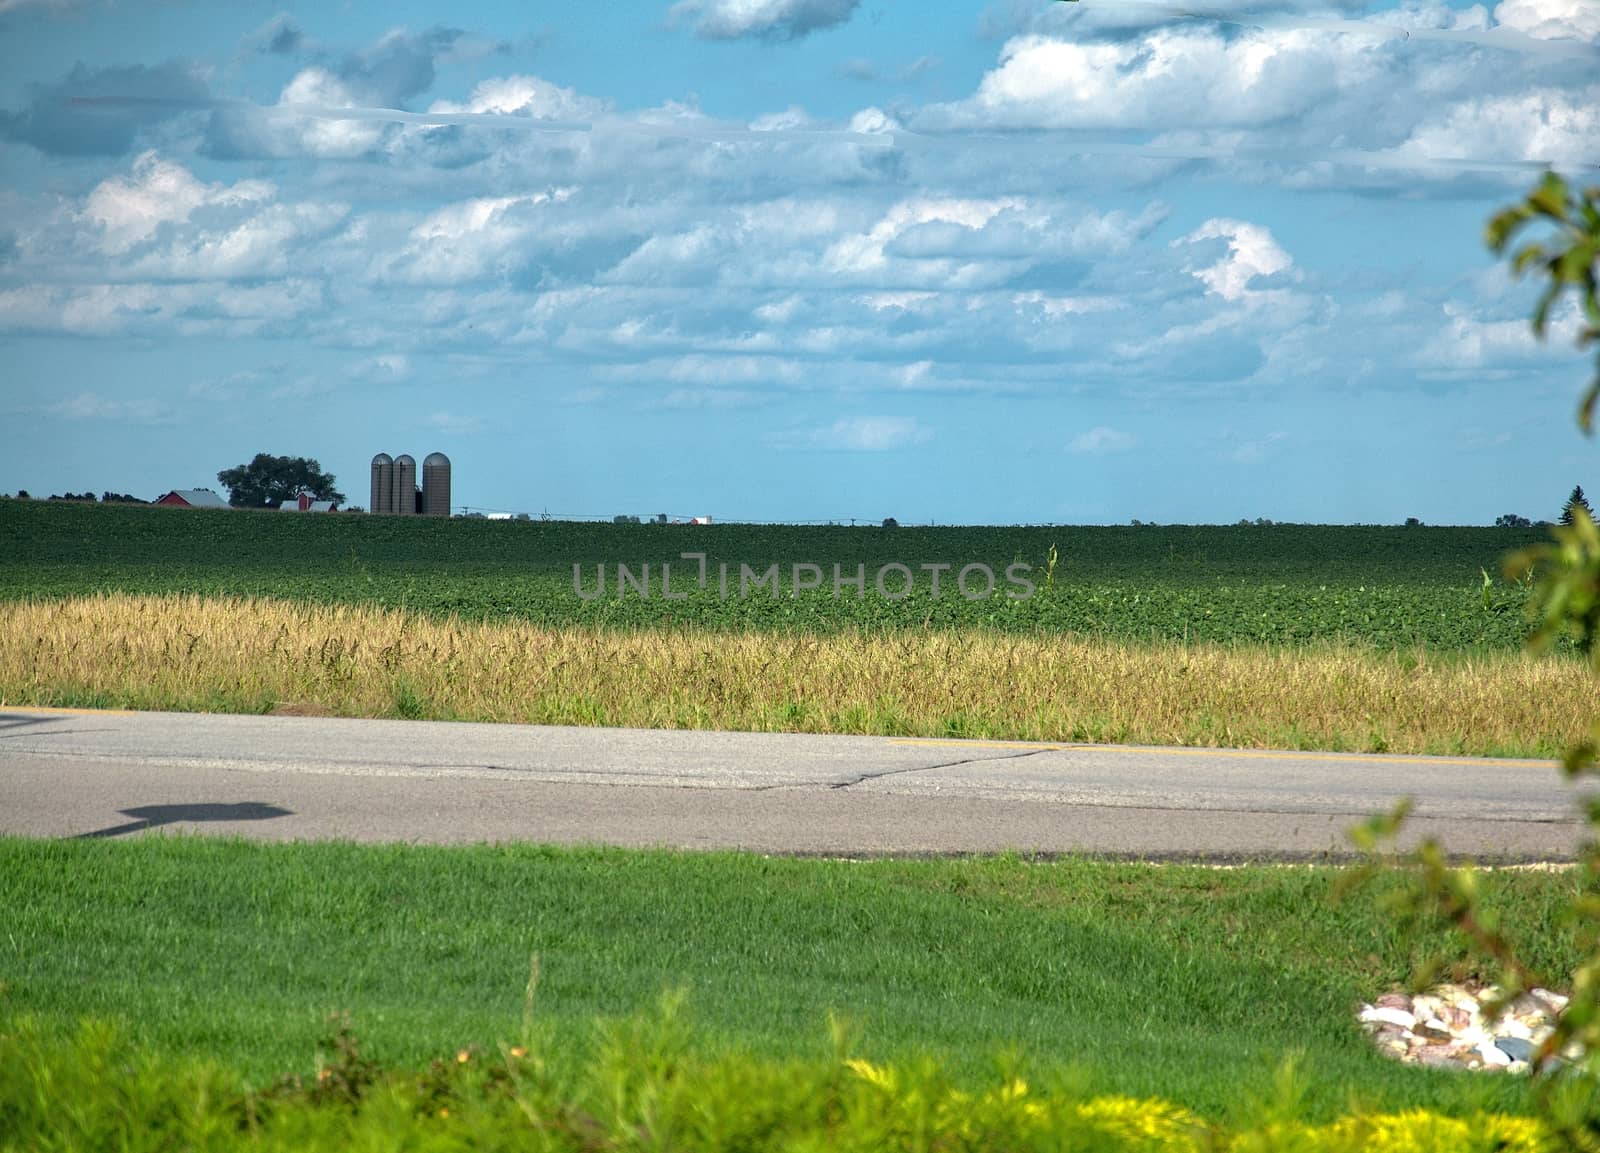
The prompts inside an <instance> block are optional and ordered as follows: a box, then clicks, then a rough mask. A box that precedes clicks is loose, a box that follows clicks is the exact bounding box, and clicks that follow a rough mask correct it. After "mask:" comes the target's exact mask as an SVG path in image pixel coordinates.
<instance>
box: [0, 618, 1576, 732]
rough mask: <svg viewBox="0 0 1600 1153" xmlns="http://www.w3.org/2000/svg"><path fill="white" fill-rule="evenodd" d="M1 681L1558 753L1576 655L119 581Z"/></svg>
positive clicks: (605, 719)
mask: <svg viewBox="0 0 1600 1153" xmlns="http://www.w3.org/2000/svg"><path fill="white" fill-rule="evenodd" d="M0 703H5V704H10V705H29V704H31V705H99V706H116V707H126V708H138V709H172V710H184V711H188V710H194V711H231V712H271V711H274V710H278V711H302V712H317V713H329V714H334V715H342V716H377V717H417V718H424V717H425V718H435V719H459V720H482V721H522V722H533V723H543V724H579V725H591V724H592V725H626V726H639V727H650V728H718V729H745V730H763V731H771V730H787V731H800V732H822V733H875V734H889V735H905V736H964V737H989V738H1003V739H1029V740H1052V741H1127V742H1134V743H1151V744H1179V745H1212V746H1237V747H1287V748H1302V749H1331V750H1357V751H1392V752H1417V753H1454V754H1470V755H1526V756H1553V755H1556V754H1557V753H1558V752H1559V750H1561V749H1562V748H1563V747H1564V746H1565V745H1566V744H1567V743H1568V742H1569V741H1570V740H1571V739H1572V738H1573V737H1575V736H1576V735H1578V734H1580V733H1581V732H1583V731H1584V730H1585V727H1586V725H1587V723H1588V720H1589V719H1590V718H1591V717H1592V716H1593V715H1595V713H1596V712H1597V711H1600V688H1597V686H1596V684H1595V682H1594V679H1593V678H1592V677H1591V676H1590V675H1589V674H1588V673H1587V672H1586V670H1585V669H1584V667H1583V666H1582V665H1581V664H1580V663H1578V662H1577V661H1576V660H1575V659H1572V658H1562V657H1551V658H1542V659H1541V658H1534V657H1531V656H1528V655H1525V654H1522V653H1488V654H1479V655H1472V656H1463V655H1447V656H1441V655H1439V654H1433V653H1429V652H1427V651H1425V650H1403V651H1397V652H1387V653H1386V652H1375V651H1373V650H1371V649H1369V648H1365V647H1360V648H1358V647H1347V646H1340V645H1335V644H1315V645H1308V646H1304V647H1272V648H1268V647H1250V646H1220V645H1201V644H1194V645H1182V644H1174V643H1160V644H1143V645H1141V644H1132V643H1126V642H1120V641H1110V640H1097V639H1090V638H1080V637H1054V636H1050V637H1046V636H1019V635H1006V634H998V633H986V632H981V631H969V630H963V631H960V632H944V631H902V632H878V633H846V634H842V635H828V636H818V635H800V634H794V635H786V634H775V633H762V634H733V635H729V634H725V633H711V632H702V631H698V630H694V629H671V630H640V631H636V632H627V631H617V630H606V631H601V630H592V629H587V628H581V627H560V628H555V627H544V626H536V625H531V624H527V623H514V622H506V623H494V622H489V623H485V622H478V621H474V622H464V621H461V620H457V619H440V618H437V617H424V616H419V615H415V614H410V613H405V612H400V611H394V610H384V609H380V608H375V607H370V606H352V605H319V604H308V603H288V602H281V601H266V600H249V599H229V598H215V599H207V598H200V597H194V596H183V595H169V596H133V595H125V594H105V595H99V596H92V597H83V598H77V599H71V600H65V601H51V602H15V603H9V604H0Z"/></svg>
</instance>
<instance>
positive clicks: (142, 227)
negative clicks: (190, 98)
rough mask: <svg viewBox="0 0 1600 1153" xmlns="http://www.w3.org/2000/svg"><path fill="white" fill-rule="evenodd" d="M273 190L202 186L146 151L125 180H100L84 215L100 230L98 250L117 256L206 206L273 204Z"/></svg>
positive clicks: (256, 184)
mask: <svg viewBox="0 0 1600 1153" xmlns="http://www.w3.org/2000/svg"><path fill="white" fill-rule="evenodd" d="M273 193H274V189H273V187H272V185H270V184H268V183H266V182H265V181H260V180H243V181H240V182H239V183H238V184H234V185H223V184H203V183H201V182H200V181H199V180H196V179H195V177H194V175H193V173H191V172H190V171H189V170H188V169H187V168H184V167H183V166H182V165H181V164H173V163H171V162H170V161H166V160H163V159H162V158H161V157H160V156H158V155H156V153H155V152H145V153H143V154H141V155H140V156H139V157H138V158H137V159H135V160H134V162H133V165H132V167H131V169H130V170H129V172H128V174H127V175H126V176H112V177H108V178H107V179H105V180H103V181H101V182H100V183H99V184H98V185H96V186H95V189H94V191H92V192H91V193H89V197H88V201H87V203H86V204H85V205H84V215H85V216H86V217H87V218H88V219H89V220H90V221H91V222H93V223H94V224H96V225H98V226H99V228H100V246H101V248H102V249H103V250H104V251H105V252H107V253H108V254H111V255H113V256H115V255H120V254H122V253H125V252H127V251H128V250H129V249H130V248H133V247H134V246H135V245H137V244H139V243H141V242H142V241H144V240H147V239H148V238H149V237H150V236H151V235H153V234H154V233H155V231H156V230H157V229H158V228H160V227H161V225H163V224H171V223H178V222H182V221H187V220H188V219H189V217H190V216H191V215H192V214H193V213H194V211H195V209H197V208H200V207H202V206H203V205H208V204H222V205H237V204H248V203H257V202H260V201H264V200H270V199H271V198H272V196H273Z"/></svg>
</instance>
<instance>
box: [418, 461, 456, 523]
mask: <svg viewBox="0 0 1600 1153" xmlns="http://www.w3.org/2000/svg"><path fill="white" fill-rule="evenodd" d="M422 511H423V513H424V514H426V515H427V516H449V515H450V458H449V457H447V456H446V455H445V454H444V453H442V452H430V453H429V454H428V456H427V459H425V460H424V461H423V462H422Z"/></svg>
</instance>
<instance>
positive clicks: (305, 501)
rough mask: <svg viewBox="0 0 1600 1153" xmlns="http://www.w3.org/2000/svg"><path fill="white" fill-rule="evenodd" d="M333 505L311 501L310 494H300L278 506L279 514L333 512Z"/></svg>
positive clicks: (321, 501) (320, 501) (329, 501)
mask: <svg viewBox="0 0 1600 1153" xmlns="http://www.w3.org/2000/svg"><path fill="white" fill-rule="evenodd" d="M334 507H335V506H334V503H333V501H331V500H313V499H311V494H310V493H304V492H303V493H301V494H300V495H299V496H297V497H295V499H293V500H286V501H284V502H283V503H282V504H280V505H279V506H278V511H279V512H333V511H334Z"/></svg>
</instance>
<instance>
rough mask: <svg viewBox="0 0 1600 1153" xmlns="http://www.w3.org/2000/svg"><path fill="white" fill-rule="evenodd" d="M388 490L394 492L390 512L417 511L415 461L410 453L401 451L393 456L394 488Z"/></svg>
mask: <svg viewBox="0 0 1600 1153" xmlns="http://www.w3.org/2000/svg"><path fill="white" fill-rule="evenodd" d="M390 492H392V493H393V494H394V496H393V500H394V507H393V508H391V509H390V510H389V511H390V512H397V513H399V514H400V515H401V516H406V515H409V514H414V513H415V512H416V511H417V462H416V461H415V460H413V459H412V458H411V454H410V453H405V452H403V453H401V454H400V455H399V456H397V457H395V458H394V488H392V489H390Z"/></svg>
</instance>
